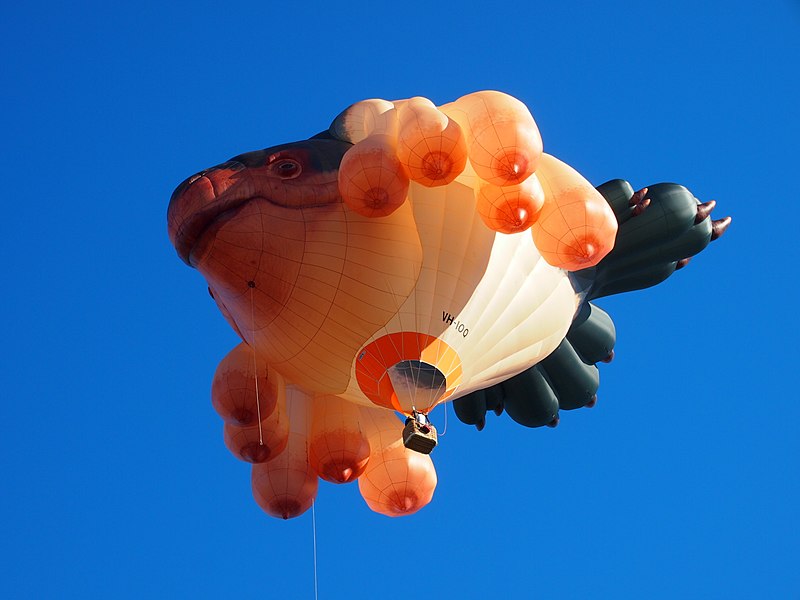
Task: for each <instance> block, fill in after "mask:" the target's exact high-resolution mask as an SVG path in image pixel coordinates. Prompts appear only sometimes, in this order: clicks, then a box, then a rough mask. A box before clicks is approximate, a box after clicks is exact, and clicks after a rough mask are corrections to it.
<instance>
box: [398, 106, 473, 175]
mask: <svg viewBox="0 0 800 600" xmlns="http://www.w3.org/2000/svg"><path fill="white" fill-rule="evenodd" d="M398 120H399V126H400V130H399V134H398V144H397V157H398V158H399V160H400V163H401V164H402V165H403V166H404V167H405V168H406V171H407V172H408V174H409V177H410V178H411V180H412V181H416V182H417V183H420V184H422V185H424V186H427V187H435V186H440V185H447V184H448V183H450V182H451V181H453V180H454V179H455V178H456V177H458V175H459V174H460V173H461V172H462V171H463V170H464V167H465V166H466V164H467V142H466V139H465V138H464V134H463V133H462V131H461V127H460V126H459V125H458V123H456V122H455V121H453V120H452V119H450V118H449V117H447V115H445V114H444V113H442V112H440V111H439V110H438V109H437V108H436V107H435V106H434V105H433V103H432V102H431V101H430V100H427V99H425V98H412V99H411V100H409V101H408V102H407V103H406V104H404V105H403V106H402V107H401V109H400V111H399V117H398Z"/></svg>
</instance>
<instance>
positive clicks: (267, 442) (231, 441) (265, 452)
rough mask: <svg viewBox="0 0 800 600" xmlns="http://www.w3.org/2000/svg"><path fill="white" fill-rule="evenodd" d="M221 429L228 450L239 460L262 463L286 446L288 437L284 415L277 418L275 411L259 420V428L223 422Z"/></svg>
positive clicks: (276, 454)
mask: <svg viewBox="0 0 800 600" xmlns="http://www.w3.org/2000/svg"><path fill="white" fill-rule="evenodd" d="M275 412H276V413H277V412H278V411H275ZM222 431H223V439H224V441H225V446H226V447H227V448H228V450H230V451H231V453H232V454H233V455H234V456H235V457H236V458H238V459H239V460H243V461H245V462H249V463H262V462H266V461H268V460H270V459H272V458H275V457H276V456H278V455H279V454H280V453H281V452H283V450H284V449H285V448H286V442H287V440H288V439H289V427H288V423H287V419H286V417H285V416H282V418H279V417H278V415H277V414H275V413H273V414H272V415H271V416H270V417H269V418H267V419H265V420H263V421H262V422H261V429H260V430H259V427H258V425H255V426H253V427H236V426H235V425H231V424H230V423H225V425H224V427H223V430H222Z"/></svg>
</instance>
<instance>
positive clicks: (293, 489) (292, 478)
mask: <svg viewBox="0 0 800 600" xmlns="http://www.w3.org/2000/svg"><path fill="white" fill-rule="evenodd" d="M306 444H307V438H306V436H305V435H303V434H301V433H295V432H292V433H290V434H289V441H288V443H287V445H286V450H284V451H283V452H282V453H281V454H279V455H278V456H277V457H275V458H273V459H272V460H270V461H267V462H265V463H259V464H254V465H253V470H252V473H251V477H250V482H251V486H252V488H253V497H254V498H255V499H256V502H257V503H258V505H259V506H260V507H261V508H262V509H263V510H264V512H266V513H267V514H269V515H272V516H273V517H279V518H281V519H291V518H293V517H298V516H300V515H302V514H303V513H304V512H306V511H307V510H308V509H309V508H311V504H312V503H313V502H314V498H316V496H317V488H318V486H319V479H318V478H317V474H316V473H315V472H314V469H312V468H311V465H309V463H308V452H307V446H306Z"/></svg>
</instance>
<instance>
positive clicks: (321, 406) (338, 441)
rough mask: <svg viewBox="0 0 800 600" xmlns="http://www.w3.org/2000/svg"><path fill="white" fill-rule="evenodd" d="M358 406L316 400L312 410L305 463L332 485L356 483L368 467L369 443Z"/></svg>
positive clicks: (334, 398)
mask: <svg viewBox="0 0 800 600" xmlns="http://www.w3.org/2000/svg"><path fill="white" fill-rule="evenodd" d="M359 421H360V416H359V411H358V406H356V405H355V404H353V403H352V402H348V401H347V400H344V399H342V398H339V397H337V396H317V397H315V398H314V401H313V403H312V406H311V431H310V434H309V444H308V461H309V462H310V463H311V466H312V467H313V469H314V470H315V471H316V472H317V473H318V474H319V476H320V477H321V478H322V479H324V480H326V481H330V482H331V483H348V482H350V481H353V480H355V479H356V478H357V477H358V476H359V475H361V473H363V472H364V469H365V468H366V466H367V460H368V459H369V441H368V440H367V436H366V434H365V433H364V432H363V431H362V428H361V424H360V422H359Z"/></svg>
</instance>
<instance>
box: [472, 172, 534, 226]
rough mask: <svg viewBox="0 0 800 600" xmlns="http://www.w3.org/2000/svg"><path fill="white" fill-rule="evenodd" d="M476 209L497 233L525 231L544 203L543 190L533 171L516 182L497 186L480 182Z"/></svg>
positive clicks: (532, 222)
mask: <svg viewBox="0 0 800 600" xmlns="http://www.w3.org/2000/svg"><path fill="white" fill-rule="evenodd" d="M477 201H478V212H479V213H480V215H481V218H482V219H483V222H484V223H486V226H487V227H489V228H490V229H492V230H494V231H499V232H500V233H518V232H520V231H525V230H526V229H528V228H529V227H530V226H531V225H533V224H534V223H535V222H536V219H538V218H539V212H540V211H541V210H542V206H543V205H544V190H542V186H541V184H540V183H539V179H538V178H537V177H536V175H531V176H530V177H528V178H527V179H526V180H525V181H523V182H522V183H520V184H518V185H509V186H504V187H500V186H497V185H492V184H491V183H485V182H483V183H481V185H480V187H479V188H478V197H477Z"/></svg>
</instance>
